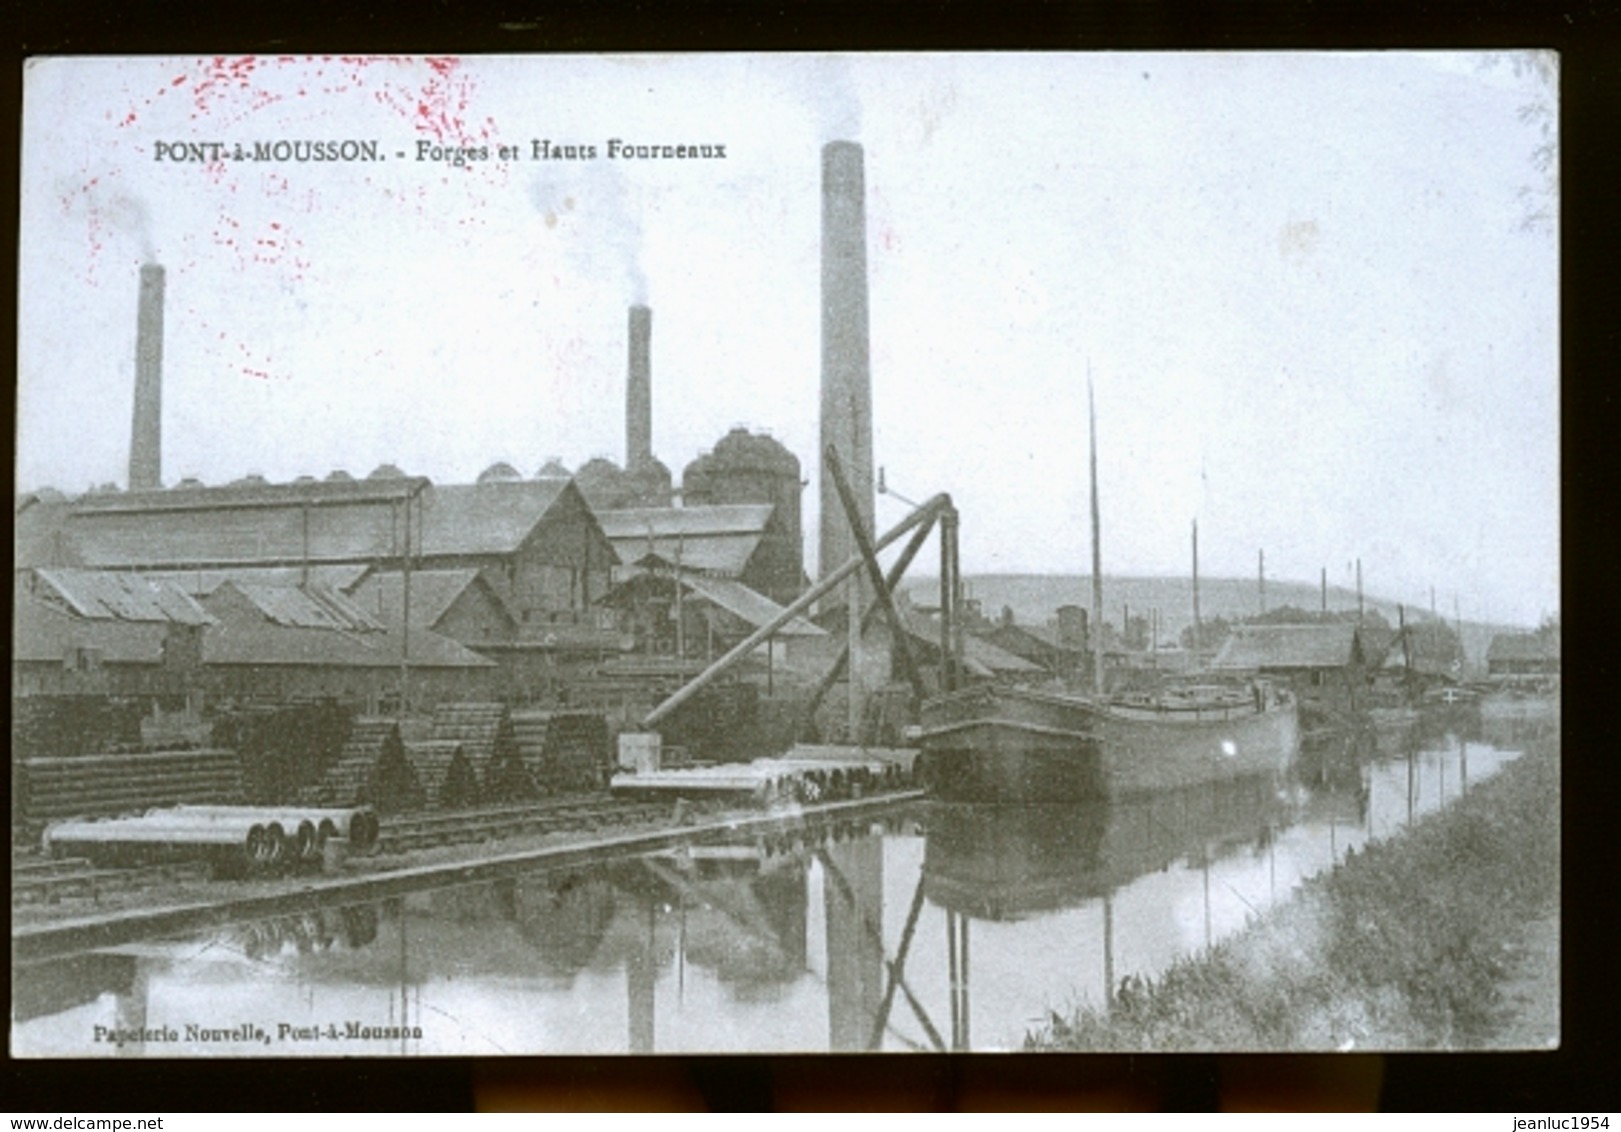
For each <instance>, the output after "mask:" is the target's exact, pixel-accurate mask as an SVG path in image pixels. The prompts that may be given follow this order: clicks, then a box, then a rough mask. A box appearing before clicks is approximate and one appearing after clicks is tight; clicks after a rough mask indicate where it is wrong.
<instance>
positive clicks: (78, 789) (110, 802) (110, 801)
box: [15, 748, 242, 826]
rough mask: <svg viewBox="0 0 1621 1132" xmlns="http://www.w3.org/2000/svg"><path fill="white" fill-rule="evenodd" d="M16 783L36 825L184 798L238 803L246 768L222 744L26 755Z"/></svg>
mask: <svg viewBox="0 0 1621 1132" xmlns="http://www.w3.org/2000/svg"><path fill="white" fill-rule="evenodd" d="M15 786H16V795H15V797H16V798H17V799H18V801H19V802H20V805H19V806H18V807H17V808H18V810H19V812H20V816H21V818H22V822H23V824H24V825H26V826H35V825H38V824H41V823H43V822H47V821H56V820H59V819H61V818H69V817H98V816H107V815H112V814H127V813H134V812H137V811H140V810H145V809H148V808H150V807H152V806H172V805H175V804H177V803H181V802H235V801H240V800H241V797H242V766H241V763H240V761H239V760H238V758H237V753H236V752H235V751H231V750H225V749H223V748H205V749H202V750H190V751H156V752H149V753H145V754H138V755H81V756H80V757H78V758H65V759H25V760H24V761H23V762H22V763H20V764H19V765H18V773H17V781H16V784H15Z"/></svg>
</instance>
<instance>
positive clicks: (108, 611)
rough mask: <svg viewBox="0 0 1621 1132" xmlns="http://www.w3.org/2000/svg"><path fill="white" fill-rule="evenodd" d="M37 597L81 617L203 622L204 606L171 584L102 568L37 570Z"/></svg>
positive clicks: (204, 623)
mask: <svg viewBox="0 0 1621 1132" xmlns="http://www.w3.org/2000/svg"><path fill="white" fill-rule="evenodd" d="M34 576H35V577H36V578H37V579H38V581H39V585H38V587H37V588H36V590H35V593H36V596H38V597H41V598H43V599H45V600H47V601H54V602H57V603H59V604H61V605H63V606H66V607H67V608H68V609H69V610H71V611H72V612H73V613H76V614H78V615H79V616H80V617H86V618H90V619H104V620H114V621H158V622H175V623H178V624H181V625H206V624H207V623H209V622H210V621H212V620H213V618H211V617H210V616H209V615H208V614H207V612H205V611H204V610H203V607H202V606H200V605H198V604H197V603H196V602H195V601H193V600H192V599H191V598H190V597H189V596H188V595H187V594H186V593H185V592H184V591H183V590H181V589H180V588H179V587H178V586H175V585H173V584H171V583H168V582H165V581H162V580H155V579H151V578H146V577H142V576H140V575H136V574H114V573H110V572H108V571H104V570H74V569H54V568H53V569H36V570H35V571H34Z"/></svg>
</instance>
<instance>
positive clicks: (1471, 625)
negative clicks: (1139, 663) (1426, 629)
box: [906, 574, 1533, 665]
mask: <svg viewBox="0 0 1621 1132" xmlns="http://www.w3.org/2000/svg"><path fill="white" fill-rule="evenodd" d="M963 581H964V584H965V586H966V588H967V590H968V596H969V597H970V598H976V599H978V601H979V603H980V608H981V609H982V610H983V611H984V613H985V615H986V616H987V617H992V618H994V617H996V616H997V614H998V613H1000V611H1001V610H1002V608H1003V607H1004V606H1006V607H1008V608H1010V609H1012V610H1013V615H1014V617H1015V618H1016V619H1017V620H1018V621H1019V622H1021V623H1025V624H1031V625H1044V624H1046V623H1047V622H1048V621H1050V620H1051V619H1052V617H1053V613H1054V611H1055V610H1057V608H1058V607H1059V606H1060V605H1079V606H1081V607H1082V608H1083V609H1090V608H1091V605H1092V579H1091V577H1090V576H1089V575H1086V574H1070V575H1066V574H970V575H967V576H965V577H964V579H963ZM906 592H907V593H908V595H910V597H911V599H912V602H913V604H915V605H937V604H938V603H939V594H940V583H939V581H938V580H937V579H931V578H923V577H919V578H917V579H916V580H914V581H913V582H912V583H911V584H910V585H908V586H907V587H906ZM1321 602H1322V592H1321V590H1320V589H1319V587H1317V586H1314V585H1307V584H1304V583H1301V582H1285V581H1273V580H1272V579H1268V580H1267V583H1266V604H1267V608H1268V609H1276V608H1277V607H1278V606H1280V605H1293V606H1297V607H1299V608H1301V609H1305V610H1313V611H1314V610H1316V609H1318V608H1320V606H1321ZM1365 604H1366V607H1367V608H1368V609H1375V610H1378V611H1379V613H1380V614H1382V615H1383V616H1384V618H1385V619H1386V620H1387V621H1389V622H1390V624H1392V625H1395V624H1396V620H1397V615H1396V603H1395V602H1393V601H1387V600H1385V599H1384V598H1380V597H1377V596H1375V595H1373V594H1369V595H1367V596H1366V598H1365ZM1122 606H1130V607H1131V611H1132V616H1133V617H1135V616H1137V615H1138V614H1139V613H1144V612H1146V611H1147V610H1150V609H1158V610H1159V615H1160V618H1161V621H1162V622H1163V624H1164V626H1165V633H1166V635H1167V636H1169V637H1171V638H1175V637H1176V636H1177V635H1179V634H1180V633H1181V632H1182V630H1183V629H1184V628H1185V627H1187V626H1189V625H1191V624H1193V582H1192V580H1191V579H1189V578H1135V577H1115V576H1112V575H1111V576H1110V577H1109V578H1108V579H1107V581H1106V582H1105V583H1104V587H1103V617H1104V620H1106V621H1108V622H1110V623H1112V624H1115V625H1119V624H1120V621H1121V613H1122ZM1328 608H1329V609H1331V610H1336V609H1355V608H1356V591H1355V590H1347V589H1344V588H1343V587H1338V586H1330V587H1328ZM1260 611H1261V606H1260V600H1259V595H1258V593H1257V588H1256V583H1255V579H1254V578H1200V579H1199V615H1200V616H1201V617H1204V618H1210V617H1224V618H1226V619H1228V620H1230V621H1231V620H1235V619H1237V618H1241V617H1252V616H1254V615H1255V614H1257V613H1259V612H1260ZM1438 612H1439V613H1440V614H1441V616H1442V617H1444V618H1446V620H1447V621H1448V622H1449V623H1450V621H1451V618H1450V616H1448V614H1447V610H1445V609H1444V608H1443V609H1441V610H1439V611H1438ZM1429 614H1430V611H1429V610H1428V609H1427V608H1415V607H1413V606H1408V607H1407V616H1408V618H1409V619H1411V620H1425V619H1428V617H1429ZM1532 627H1533V626H1516V625H1495V624H1488V623H1484V622H1477V621H1465V622H1464V623H1463V647H1464V652H1465V654H1466V655H1467V656H1468V658H1469V661H1470V663H1471V664H1474V665H1480V664H1483V663H1484V660H1485V656H1486V647H1487V646H1488V645H1489V644H1490V643H1491V639H1492V636H1493V634H1496V633H1505V632H1514V631H1516V630H1522V629H1527V628H1532Z"/></svg>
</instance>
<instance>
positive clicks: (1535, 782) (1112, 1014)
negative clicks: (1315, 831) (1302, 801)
mask: <svg viewBox="0 0 1621 1132" xmlns="http://www.w3.org/2000/svg"><path fill="white" fill-rule="evenodd" d="M1558 751H1559V740H1558V736H1557V734H1554V735H1552V736H1551V737H1549V738H1546V739H1542V740H1538V741H1535V742H1533V743H1532V744H1531V745H1530V747H1529V749H1528V751H1527V753H1526V754H1525V755H1524V756H1523V757H1521V758H1520V759H1517V760H1516V761H1515V762H1513V763H1512V764H1510V765H1509V766H1508V767H1505V768H1504V769H1503V771H1502V772H1501V773H1500V774H1498V775H1497V776H1495V777H1494V778H1492V779H1490V780H1488V781H1487V782H1485V783H1482V784H1481V785H1479V786H1477V787H1475V788H1474V789H1472V790H1471V791H1470V792H1469V794H1468V795H1467V796H1466V797H1465V798H1463V799H1462V800H1461V801H1459V802H1458V803H1456V804H1455V805H1453V806H1452V807H1450V808H1449V809H1447V810H1446V811H1445V812H1442V813H1439V814H1434V815H1431V816H1430V817H1429V818H1426V819H1425V820H1423V821H1421V822H1419V823H1418V824H1417V825H1416V826H1415V827H1413V828H1412V829H1410V830H1408V831H1407V832H1405V833H1404V834H1402V835H1400V836H1397V837H1394V838H1392V839H1390V840H1389V841H1386V842H1382V843H1380V844H1376V845H1373V846H1371V847H1369V848H1368V849H1367V851H1366V852H1364V853H1362V854H1360V855H1357V856H1355V857H1352V858H1351V859H1349V860H1348V861H1347V862H1346V863H1345V864H1344V865H1343V866H1342V867H1341V868H1339V869H1336V870H1334V871H1333V872H1332V873H1330V874H1327V875H1324V876H1319V877H1316V878H1313V879H1312V880H1311V881H1308V882H1307V883H1306V884H1305V885H1304V886H1303V888H1302V890H1301V892H1300V893H1299V894H1298V895H1297V897H1296V899H1294V900H1292V901H1290V902H1289V903H1288V904H1287V905H1286V906H1284V907H1282V908H1280V909H1278V910H1277V911H1275V912H1274V913H1272V914H1270V915H1268V916H1267V917H1266V918H1265V919H1262V920H1260V921H1258V922H1257V923H1256V924H1254V925H1253V926H1251V927H1250V928H1248V929H1246V930H1245V931H1244V932H1242V933H1240V934H1239V935H1237V936H1235V937H1233V938H1232V939H1229V940H1228V941H1226V942H1225V943H1223V944H1221V945H1219V946H1218V947H1216V948H1214V949H1212V950H1211V951H1210V952H1209V953H1207V954H1206V955H1204V956H1202V957H1200V958H1198V959H1196V960H1187V961H1184V962H1181V963H1179V964H1177V965H1176V966H1174V967H1172V968H1171V969H1170V970H1169V971H1167V972H1166V973H1165V975H1164V976H1163V977H1162V978H1161V979H1159V980H1158V981H1156V982H1154V983H1151V984H1147V985H1145V986H1141V987H1135V988H1133V990H1132V992H1131V993H1130V994H1128V995H1124V996H1122V997H1121V999H1120V1000H1119V1001H1117V1002H1116V1003H1115V1006H1114V1009H1113V1010H1112V1011H1109V1012H1104V1011H1098V1010H1092V1009H1085V1010H1082V1011H1080V1012H1078V1013H1077V1014H1075V1015H1073V1016H1071V1017H1069V1018H1061V1017H1058V1016H1057V1015H1054V1016H1053V1018H1052V1019H1051V1021H1050V1023H1049V1024H1048V1025H1047V1026H1046V1027H1044V1028H1043V1029H1042V1030H1041V1031H1040V1032H1038V1033H1034V1034H1031V1035H1030V1036H1029V1037H1028V1039H1027V1044H1028V1047H1029V1048H1031V1049H1052V1050H1115V1051H1122V1050H1313V1049H1328V1050H1333V1049H1352V1048H1354V1049H1363V1050H1366V1049H1386V1050H1390V1049H1458V1048H1476V1047H1480V1046H1483V1045H1487V1044H1492V1043H1493V1039H1494V1037H1496V1036H1497V1035H1498V1033H1499V1031H1501V1030H1502V1029H1503V1027H1504V1026H1505V1024H1506V1023H1508V1022H1509V1021H1510V1018H1509V1013H1510V1007H1509V1005H1508V1003H1507V1001H1506V1000H1505V996H1504V994H1503V986H1504V984H1505V982H1506V981H1507V980H1508V978H1509V977H1510V976H1511V975H1512V974H1514V973H1515V967H1516V961H1517V960H1518V959H1519V957H1520V955H1521V948H1522V946H1523V944H1524V942H1525V937H1526V935H1527V932H1528V929H1529V928H1530V926H1531V925H1533V924H1535V923H1539V922H1541V923H1543V924H1546V922H1547V921H1548V919H1549V917H1550V916H1555V915H1557V910H1558V905H1559V754H1558Z"/></svg>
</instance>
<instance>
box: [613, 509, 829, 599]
mask: <svg viewBox="0 0 1621 1132" xmlns="http://www.w3.org/2000/svg"><path fill="white" fill-rule="evenodd" d="M598 519H599V521H600V522H601V523H602V529H603V532H604V533H605V534H606V535H607V536H608V540H609V541H610V542H611V543H612V544H613V547H614V550H615V552H616V553H617V554H618V556H619V560H620V562H621V563H623V565H622V566H621V567H620V568H619V570H618V571H616V579H617V580H619V581H623V580H625V579H627V578H629V577H632V576H634V575H636V574H638V573H642V572H645V571H647V570H649V569H656V568H665V567H672V568H679V569H680V570H682V571H683V572H687V573H693V574H703V575H708V576H710V577H716V578H730V579H733V580H735V581H739V582H742V583H743V584H744V585H746V586H748V587H749V588H750V589H751V590H754V591H755V592H756V593H760V594H764V595H765V596H767V597H769V598H771V599H772V600H773V601H776V602H778V603H779V604H781V603H786V602H789V601H792V600H793V599H794V598H795V597H797V596H798V595H799V594H800V593H801V592H802V591H803V589H804V585H803V581H804V579H803V577H802V575H801V573H800V559H799V558H798V557H794V556H792V555H787V554H785V553H784V552H783V545H784V540H785V538H786V530H787V529H786V526H785V520H784V517H783V514H782V511H781V509H780V508H778V507H775V506H773V505H771V504H769V503H727V504H716V505H714V506H702V507H639V508H632V509H627V510H621V511H603V512H601V513H599V515H598Z"/></svg>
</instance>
